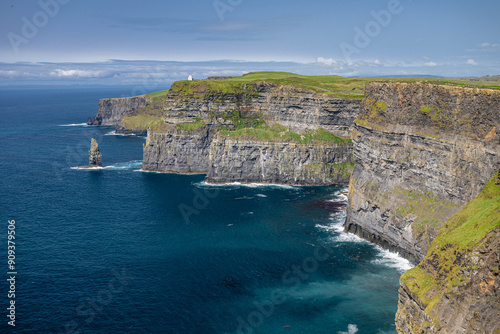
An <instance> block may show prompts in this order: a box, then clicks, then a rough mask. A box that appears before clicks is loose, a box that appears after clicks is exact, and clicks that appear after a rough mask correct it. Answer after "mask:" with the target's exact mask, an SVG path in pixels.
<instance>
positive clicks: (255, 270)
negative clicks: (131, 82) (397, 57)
mask: <svg viewBox="0 0 500 334" xmlns="http://www.w3.org/2000/svg"><path fill="white" fill-rule="evenodd" d="M127 93H128V95H130V91H127V89H125V88H105V89H104V88H95V89H90V88H86V89H74V88H63V89H61V88H57V89H55V88H43V89H21V88H17V89H5V88H4V89H0V120H1V121H0V152H1V153H0V186H1V187H0V189H1V191H2V194H1V196H0V208H1V210H0V212H1V224H0V245H1V246H0V248H1V250H0V256H1V257H2V259H0V275H1V276H0V278H1V281H3V282H4V283H3V284H1V285H0V295H1V296H2V297H1V299H0V303H1V305H0V310H3V311H0V322H1V323H0V332H2V333H10V332H15V333H231V334H239V333H245V334H249V333H288V334H296V333H308V334H314V333H317V334H327V333H328V334H332V333H333V334H338V333H342V334H343V333H349V334H354V333H358V334H365V333H366V334H381V333H396V331H395V325H394V316H395V313H396V309H397V299H398V280H399V276H400V275H401V273H402V272H404V271H405V270H407V269H409V268H410V265H409V263H408V262H407V261H405V260H403V259H401V258H400V257H398V256H397V255H396V254H392V253H389V252H387V251H384V250H382V249H380V248H378V247H375V246H373V245H370V244H369V243H367V242H364V241H362V240H361V239H359V238H358V237H356V236H354V235H351V234H346V233H344V232H343V231H342V223H343V222H344V220H345V202H346V196H345V191H346V189H345V188H340V187H334V186H332V187H296V186H279V185H260V184H251V185H241V184H229V185H222V186H211V185H207V184H205V183H203V179H204V176H203V175H195V176H193V175H190V176H183V175H173V174H159V173H146V172H141V171H140V167H141V159H142V144H143V143H144V142H145V138H144V137H139V136H117V135H114V133H113V128H110V127H89V126H86V125H85V124H84V122H85V121H86V119H87V117H88V116H91V115H92V116H93V115H95V113H96V112H97V103H98V99H99V98H104V97H121V96H126V95H127ZM91 138H95V139H97V141H98V143H99V148H100V151H101V152H102V155H103V165H104V168H102V169H96V170H82V169H78V167H79V166H83V165H86V164H88V150H89V148H90V140H91ZM9 220H15V232H16V234H15V237H16V239H15V257H16V259H15V262H16V263H15V268H14V269H15V271H16V273H17V274H16V275H14V276H15V298H14V300H15V306H16V309H15V317H16V318H15V325H16V326H15V328H14V327H12V326H10V325H8V324H7V322H8V321H9V319H8V318H7V314H8V312H9V311H7V310H6V309H7V307H9V305H10V304H9V303H10V301H11V300H12V298H10V299H9V298H8V292H9V289H10V285H9V282H7V279H8V278H9V277H10V276H11V275H8V274H7V272H8V271H9V268H8V267H7V256H8V254H7V235H8V221H9Z"/></svg>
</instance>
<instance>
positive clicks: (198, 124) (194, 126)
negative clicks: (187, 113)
mask: <svg viewBox="0 0 500 334" xmlns="http://www.w3.org/2000/svg"><path fill="white" fill-rule="evenodd" d="M205 125H206V123H205V122H204V121H201V120H198V121H195V122H184V123H178V124H176V125H175V127H176V128H177V129H178V130H182V131H194V130H198V129H201V128H202V127H204V126H205Z"/></svg>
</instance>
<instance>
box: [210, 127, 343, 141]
mask: <svg viewBox="0 0 500 334" xmlns="http://www.w3.org/2000/svg"><path fill="white" fill-rule="evenodd" d="M219 133H220V134H221V135H224V136H228V137H230V138H234V139H253V140H259V141H283V142H296V143H299V144H308V143H318V142H335V143H350V142H351V140H350V139H344V138H341V137H338V136H336V135H334V134H333V133H331V132H328V131H326V130H324V129H317V130H314V131H312V132H309V133H303V134H300V133H296V132H292V131H288V129H287V128H286V127H284V126H283V125H281V124H274V125H273V126H268V125H267V124H266V123H261V124H259V125H257V126H255V127H251V128H241V129H237V130H229V129H224V130H221V131H220V132H219Z"/></svg>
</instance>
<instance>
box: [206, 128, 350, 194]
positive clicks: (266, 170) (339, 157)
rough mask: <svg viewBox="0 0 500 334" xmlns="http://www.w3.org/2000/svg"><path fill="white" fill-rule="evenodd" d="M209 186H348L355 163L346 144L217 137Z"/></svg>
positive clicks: (211, 163)
mask: <svg viewBox="0 0 500 334" xmlns="http://www.w3.org/2000/svg"><path fill="white" fill-rule="evenodd" d="M209 161H210V166H209V167H210V168H209V170H208V174H207V178H206V181H207V182H209V183H227V182H256V183H285V184H298V185H331V184H338V185H347V184H348V183H349V176H350V173H351V170H352V168H353V167H354V164H353V163H352V144H351V142H350V141H346V142H341V143H338V142H312V143H309V144H302V143H298V142H294V141H261V140H256V139H251V138H231V137H230V136H225V135H217V136H216V137H215V139H214V140H213V142H212V145H211V146H210V155H209Z"/></svg>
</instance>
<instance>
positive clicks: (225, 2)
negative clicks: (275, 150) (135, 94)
mask: <svg viewBox="0 0 500 334" xmlns="http://www.w3.org/2000/svg"><path fill="white" fill-rule="evenodd" d="M498 13H500V1H498V0H477V1H470V0H439V1H436V0H328V1H327V0H318V1H314V0H309V1H295V0H266V1H263V0H252V1H250V0H184V1H169V0H142V1H138V0H99V1H97V0H85V1H82V0H33V1H23V0H2V1H1V4H0V85H18V84H96V85H97V84H106V85H120V84H122V85H134V84H140V85H142V86H144V87H146V86H147V88H151V89H152V88H153V86H155V85H157V84H160V83H164V82H171V81H174V80H179V79H186V78H187V76H188V75H190V74H191V75H193V76H194V77H195V78H198V79H199V78H205V77H207V76H210V75H241V74H243V73H247V72H251V71H260V70H276V71H290V72H295V73H299V74H304V75H321V74H336V75H343V76H390V75H433V76H449V77H468V76H482V75H498V74H500V34H499V33H500V20H499V19H498Z"/></svg>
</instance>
